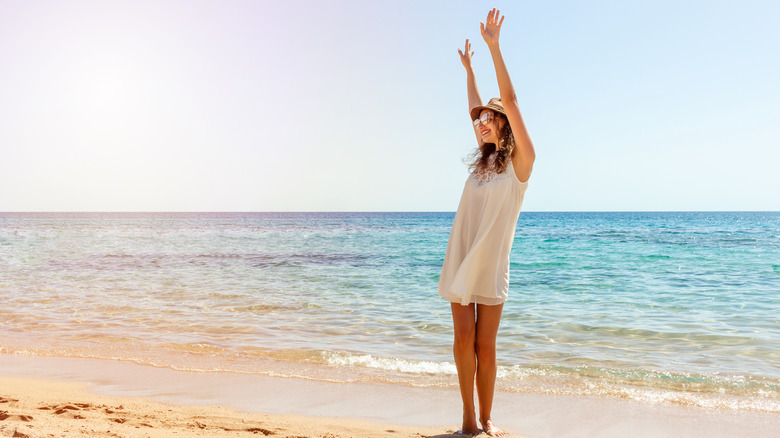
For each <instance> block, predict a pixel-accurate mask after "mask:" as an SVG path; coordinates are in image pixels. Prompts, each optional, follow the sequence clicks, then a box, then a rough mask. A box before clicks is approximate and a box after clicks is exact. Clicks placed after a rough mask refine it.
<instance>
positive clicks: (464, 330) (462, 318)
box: [450, 303, 477, 337]
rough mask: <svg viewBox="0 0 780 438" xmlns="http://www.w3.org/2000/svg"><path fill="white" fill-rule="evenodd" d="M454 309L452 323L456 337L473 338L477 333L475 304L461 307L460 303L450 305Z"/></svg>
mask: <svg viewBox="0 0 780 438" xmlns="http://www.w3.org/2000/svg"><path fill="white" fill-rule="evenodd" d="M450 305H451V307H452V323H453V325H454V328H455V336H456V337H459V336H469V337H473V336H474V333H475V331H476V328H477V327H476V319H475V318H476V309H475V306H476V305H475V304H474V303H472V304H469V305H468V306H461V305H460V304H459V303H450Z"/></svg>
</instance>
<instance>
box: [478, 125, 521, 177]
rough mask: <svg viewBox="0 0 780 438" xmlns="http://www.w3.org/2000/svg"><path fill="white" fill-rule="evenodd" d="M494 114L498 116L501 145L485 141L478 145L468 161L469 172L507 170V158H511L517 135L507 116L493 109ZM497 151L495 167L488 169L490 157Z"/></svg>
mask: <svg viewBox="0 0 780 438" xmlns="http://www.w3.org/2000/svg"><path fill="white" fill-rule="evenodd" d="M493 116H494V117H495V118H496V119H495V120H496V123H497V124H498V126H502V121H503V126H502V127H501V128H499V130H500V135H499V136H498V138H499V140H498V142H499V147H498V148H496V144H495V143H483V144H482V145H481V146H480V147H478V148H477V149H476V150H475V151H474V152H473V153H472V154H471V155H470V156H469V160H468V162H467V164H468V166H469V172H477V173H481V172H485V171H487V170H493V171H495V172H496V173H503V172H504V171H505V170H506V166H507V160H509V159H511V157H512V152H513V151H514V149H515V137H514V136H513V135H512V127H511V126H509V120H507V118H506V116H505V115H503V114H501V113H497V112H495V111H493ZM496 149H498V150H496ZM493 152H497V153H496V159H495V161H494V163H493V169H488V166H489V165H490V163H489V161H488V158H489V157H490V155H492V154H493Z"/></svg>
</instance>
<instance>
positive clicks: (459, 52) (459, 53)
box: [458, 49, 463, 57]
mask: <svg viewBox="0 0 780 438" xmlns="http://www.w3.org/2000/svg"><path fill="white" fill-rule="evenodd" d="M458 55H460V56H461V57H463V52H461V51H460V49H458Z"/></svg>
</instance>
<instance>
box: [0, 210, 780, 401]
mask: <svg viewBox="0 0 780 438" xmlns="http://www.w3.org/2000/svg"><path fill="white" fill-rule="evenodd" d="M453 218H454V213H451V212H448V213H416V212H415V213H0V303H1V305H0V353H4V354H17V355H33V356H55V357H82V358H104V359H115V360H121V361H132V362H136V363H139V364H144V365H150V366H155V367H165V368H173V369H180V370H188V371H194V372H228V373H257V374H265V375H270V376H279V377H284V378H304V379H314V380H323V381H333V382H354V381H366V382H386V383H389V384H398V385H413V386H420V387H452V388H457V385H458V383H457V376H456V369H455V365H454V362H453V359H452V321H451V317H450V307H449V303H447V302H446V301H444V300H443V299H441V298H440V297H439V296H438V295H437V284H438V278H439V273H440V271H441V265H442V262H443V260H444V253H445V250H446V246H447V239H448V237H449V232H450V228H451V226H452V220H453ZM510 270H511V271H510V291H509V300H508V301H507V303H506V304H505V306H504V312H503V317H502V321H501V328H500V330H499V335H498V345H497V346H498V362H499V374H498V379H497V389H498V390H500V391H510V392H532V393H543V394H563V395H591V396H604V397H620V398H627V399H634V400H643V401H648V402H653V403H676V404H682V405H687V406H704V407H718V408H723V409H736V410H758V411H768V412H780V212H646V213H639V212H617V213H615V212H605V213H573V212H567V213H541V212H539V213H534V212H523V213H521V215H520V220H519V222H518V225H517V232H516V236H515V242H514V246H513V250H512V254H511V268H510Z"/></svg>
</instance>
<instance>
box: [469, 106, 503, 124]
mask: <svg viewBox="0 0 780 438" xmlns="http://www.w3.org/2000/svg"><path fill="white" fill-rule="evenodd" d="M486 109H489V110H491V111H493V112H496V113H499V114H502V115H504V116H506V113H505V112H504V107H501V106H498V105H496V104H494V103H493V102H488V104H487V105H480V106H475V107H474V108H472V109H471V110H470V112H471V120H472V121H474V120H477V119H478V118H479V113H481V112H482V110H486Z"/></svg>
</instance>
